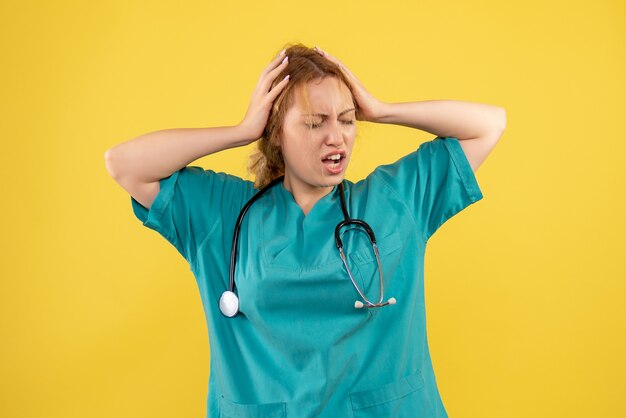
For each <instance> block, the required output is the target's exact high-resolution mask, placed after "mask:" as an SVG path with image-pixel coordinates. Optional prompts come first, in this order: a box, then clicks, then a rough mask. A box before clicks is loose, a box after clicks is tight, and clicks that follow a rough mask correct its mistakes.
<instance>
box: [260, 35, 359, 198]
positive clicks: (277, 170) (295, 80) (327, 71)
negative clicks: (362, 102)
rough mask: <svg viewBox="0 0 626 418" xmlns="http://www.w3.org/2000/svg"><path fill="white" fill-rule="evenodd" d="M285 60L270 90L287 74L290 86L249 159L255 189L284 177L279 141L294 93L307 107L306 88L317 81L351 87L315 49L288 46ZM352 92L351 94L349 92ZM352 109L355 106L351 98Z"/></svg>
mask: <svg viewBox="0 0 626 418" xmlns="http://www.w3.org/2000/svg"><path fill="white" fill-rule="evenodd" d="M285 56H287V57H289V61H288V64H287V66H286V68H285V69H284V70H283V71H282V72H281V73H280V74H279V75H278V76H277V77H276V78H275V79H274V82H273V83H272V86H271V88H270V90H271V89H272V88H274V86H275V85H276V84H278V83H279V82H280V81H281V80H282V79H283V78H284V77H285V76H286V75H287V74H289V82H287V85H286V86H285V88H284V89H283V91H282V92H281V93H280V94H279V95H278V97H277V98H276V100H274V104H273V106H272V109H271V111H270V114H269V118H268V121H267V124H266V125H265V129H264V130H263V135H262V136H261V138H260V139H259V140H258V141H257V146H258V151H256V152H255V153H254V154H253V155H252V156H251V157H250V162H249V165H248V170H249V171H250V172H251V173H252V174H254V176H255V182H254V186H255V187H256V188H262V187H265V186H266V185H268V184H269V183H270V182H271V181H272V180H274V179H275V178H277V177H280V176H282V175H284V174H285V161H284V159H283V154H282V152H281V150H280V141H279V137H280V134H281V132H282V126H283V121H284V119H285V114H286V113H287V110H288V109H289V108H290V107H291V106H292V105H293V104H294V101H295V95H296V92H299V93H300V94H301V97H303V98H304V101H305V103H306V105H307V106H308V107H310V103H309V101H308V95H307V84H308V83H309V82H310V81H313V80H316V79H323V78H325V77H335V78H336V79H337V80H338V81H343V83H344V84H345V85H346V87H348V89H350V83H349V82H348V80H347V78H346V76H345V75H344V74H343V72H342V71H341V69H340V68H339V66H337V65H336V64H335V63H333V62H331V61H329V60H328V59H326V58H324V57H323V56H321V55H320V54H319V53H317V52H316V51H315V50H314V49H312V48H309V47H307V46H304V45H302V44H295V45H287V46H286V48H285ZM351 92H352V91H351ZM352 101H353V103H354V107H355V109H356V111H357V113H358V106H357V103H356V100H354V94H353V95H352Z"/></svg>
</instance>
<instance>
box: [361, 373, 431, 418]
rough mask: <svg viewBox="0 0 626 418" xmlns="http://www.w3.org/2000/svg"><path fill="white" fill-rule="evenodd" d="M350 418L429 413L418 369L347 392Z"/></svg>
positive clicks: (412, 417) (408, 416)
mask: <svg viewBox="0 0 626 418" xmlns="http://www.w3.org/2000/svg"><path fill="white" fill-rule="evenodd" d="M350 402H351V403H352V413H353V417H354V418H374V417H395V418H415V417H427V416H432V405H431V402H430V401H429V400H428V399H427V397H426V396H425V393H424V379H423V377H422V373H421V372H420V371H418V372H416V373H413V374H411V375H409V376H405V377H403V378H402V379H400V380H397V381H395V382H392V383H389V384H387V385H384V386H380V387H377V388H373V389H369V390H364V391H361V392H353V393H351V394H350Z"/></svg>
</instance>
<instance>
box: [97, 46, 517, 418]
mask: <svg viewBox="0 0 626 418" xmlns="http://www.w3.org/2000/svg"><path fill="white" fill-rule="evenodd" d="M505 115H506V114H505V111H504V109H503V108H501V107H497V106H491V105H486V104H478V103H469V102H461V101H452V100H432V101H420V102H413V103H385V102H382V101H380V100H378V99H376V98H374V97H373V96H372V95H371V94H369V93H368V91H367V90H366V89H365V88H364V87H363V85H362V84H361V83H360V82H359V80H358V79H357V78H356V77H355V76H354V75H353V74H352V73H351V72H350V70H348V69H347V68H346V67H345V66H344V65H343V64H342V63H341V62H340V61H339V60H338V59H336V58H334V57H333V56H331V55H329V54H328V53H326V52H324V51H322V50H320V49H318V48H313V49H310V48H308V47H305V46H303V45H301V44H297V45H290V46H288V48H286V49H284V50H283V51H282V52H281V53H280V54H279V55H278V56H276V57H275V58H274V59H273V60H272V62H271V63H270V64H269V65H268V66H267V67H266V68H265V69H264V70H263V72H262V73H261V76H260V78H259V80H258V83H257V86H256V89H255V90H254V93H253V95H252V99H251V101H250V104H249V106H248V109H247V112H246V114H245V116H244V118H243V120H242V121H241V123H239V124H238V125H236V126H228V127H212V128H197V129H168V130H162V131H156V132H151V133H148V134H145V135H142V136H140V137H138V138H136V139H134V140H131V141H128V142H125V143H121V144H119V145H117V146H115V147H113V148H111V149H109V150H108V151H107V152H106V154H105V160H106V166H107V169H108V171H109V173H110V174H111V176H112V177H113V178H114V179H115V180H116V181H117V182H118V183H119V184H120V185H121V186H122V187H123V188H124V189H125V190H126V191H127V192H128V193H129V194H130V195H131V203H132V208H133V211H134V214H135V215H136V216H137V218H138V219H140V220H141V221H142V222H143V225H145V226H146V227H149V228H151V229H153V230H155V231H157V232H158V233H159V234H161V235H162V236H163V237H165V238H166V239H167V240H168V241H169V242H170V243H171V244H172V245H173V246H175V247H176V249H177V250H178V251H179V252H180V254H181V255H182V256H183V257H185V259H186V260H187V261H188V262H189V265H190V268H191V270H192V271H193V273H194V276H195V279H196V281H197V284H198V288H199V290H200V296H201V298H202V302H203V306H204V311H205V314H206V321H207V327H208V332H209V339H210V350H211V370H210V377H209V393H208V397H207V416H208V417H247V418H250V417H420V418H434V417H447V414H446V410H445V408H444V406H443V403H442V400H441V397H440V395H439V392H438V389H437V384H436V380H435V375H434V372H433V367H432V364H431V360H430V353H429V349H428V341H427V335H426V320H425V319H426V318H425V306H424V269H423V265H424V263H423V262H424V251H425V247H426V243H427V241H428V239H429V238H430V236H432V234H433V233H434V232H435V231H436V230H437V229H438V228H439V227H440V226H441V225H442V224H443V223H444V222H445V221H446V220H447V219H449V218H450V217H452V216H454V215H455V214H457V213H458V212H460V211H461V210H462V209H464V208H465V207H467V206H468V205H470V204H472V203H474V202H476V201H478V200H480V199H482V197H483V196H482V193H481V190H480V188H479V186H478V183H477V181H476V178H475V176H474V172H475V171H476V169H477V168H478V167H479V166H480V165H481V164H482V162H483V161H484V160H485V158H486V157H487V155H488V154H489V153H490V152H491V151H492V149H493V148H494V146H495V144H496V143H497V141H498V140H499V138H500V136H501V135H502V132H503V131H504V128H505V124H506V116H505ZM357 120H358V121H368V122H374V123H387V124H397V125H403V126H407V127H411V128H416V129H421V130H424V131H427V132H430V133H432V134H433V135H436V138H434V139H433V140H431V141H427V142H425V143H422V144H421V145H420V146H419V148H418V149H417V150H415V151H414V152H412V153H410V154H408V155H406V156H404V157H402V158H400V159H399V160H398V161H396V162H395V163H393V164H388V165H381V166H379V167H377V168H376V169H375V170H374V171H373V172H372V173H371V174H370V175H368V176H367V177H366V178H365V179H363V180H361V181H358V182H356V183H353V182H351V181H348V180H346V179H344V176H345V172H346V168H347V166H348V163H349V161H350V158H351V155H352V147H353V145H354V141H355V136H356V133H357V125H356V121H357ZM256 140H258V147H259V151H258V153H257V154H256V155H254V156H253V158H252V163H251V169H252V172H253V173H254V174H255V177H256V181H255V182H254V183H253V182H251V181H247V180H244V179H241V178H239V177H236V176H233V175H230V174H226V173H216V172H214V171H212V170H205V169H203V168H201V167H198V166H189V165H188V164H190V163H191V162H193V161H195V160H197V159H198V158H201V157H203V156H206V155H209V154H213V153H216V152H219V151H222V150H225V149H228V148H233V147H239V146H244V145H247V144H250V143H251V142H254V141H256ZM392 140H393V139H392V138H382V139H381V140H380V141H381V142H382V143H383V146H384V141H392ZM253 197H254V199H253Z"/></svg>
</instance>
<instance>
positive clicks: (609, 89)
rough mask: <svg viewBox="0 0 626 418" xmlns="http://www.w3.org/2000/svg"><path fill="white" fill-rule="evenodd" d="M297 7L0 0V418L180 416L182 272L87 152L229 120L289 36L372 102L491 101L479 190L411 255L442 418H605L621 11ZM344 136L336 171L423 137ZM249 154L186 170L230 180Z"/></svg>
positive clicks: (474, 5) (185, 361) (193, 373)
mask: <svg viewBox="0 0 626 418" xmlns="http://www.w3.org/2000/svg"><path fill="white" fill-rule="evenodd" d="M223 3H227V5H224V4H223ZM298 4H300V2H284V3H283V4H281V3H280V2H257V1H250V2H248V3H242V2H221V1H220V2H217V1H214V2H201V1H188V2H183V3H181V2H178V1H156V2H154V1H130V2H129V1H121V0H117V1H106V2H87V1H82V2H79V1H68V0H59V1H55V2H44V1H39V2H3V3H2V5H1V6H0V16H1V17H0V23H1V24H0V32H1V38H0V42H1V46H2V49H1V51H2V52H1V55H2V65H1V66H0V71H1V72H2V73H1V77H0V80H1V81H0V82H1V83H2V89H1V93H0V96H1V99H0V101H1V106H2V108H1V109H0V110H1V115H2V116H1V119H0V120H1V122H0V123H1V131H0V132H1V135H2V149H1V151H0V167H1V169H2V176H1V177H0V182H1V183H0V187H1V189H0V190H1V191H2V195H3V198H2V208H1V209H0V210H1V216H0V228H1V229H0V231H1V232H0V237H1V240H2V241H1V245H2V252H1V254H2V263H1V266H0V276H1V281H0V416H2V417H7V418H13V417H20V418H22V417H23V418H26V417H29V418H30V417H48V418H57V417H58V418H61V417H63V418H73V417H92V418H99V417H117V418H125V417H128V418H136V417H202V416H204V413H205V397H206V390H207V376H208V371H209V370H208V367H209V348H208V343H207V342H208V338H207V330H206V326H205V324H204V318H203V311H202V306H201V302H200V298H199V294H198V292H197V289H196V284H195V282H194V279H193V276H192V273H191V271H190V270H189V266H188V265H187V263H186V262H185V260H184V259H182V257H180V255H179V254H178V252H177V251H176V250H175V249H174V247H172V246H171V245H170V244H169V243H168V242H167V241H165V239H163V238H161V237H160V236H159V235H158V234H157V233H155V232H153V231H151V230H149V229H147V228H145V227H143V226H142V225H141V223H140V222H139V221H138V220H137V219H136V218H135V217H134V215H133V214H132V210H131V206H130V198H129V197H128V195H127V194H126V193H125V192H124V191H123V189H121V188H120V187H119V186H118V185H117V184H116V183H115V182H114V181H113V180H112V179H111V178H110V177H109V176H108V174H107V172H106V169H105V165H104V160H103V154H104V151H105V150H106V149H108V148H109V147H111V146H113V145H115V144H117V143H119V142H122V141H126V140H129V139H132V138H134V137H136V136H138V135H140V134H143V133H146V132H149V131H154V130H160V129H165V128H178V127H206V126H217V125H227V124H235V123H237V122H239V121H240V119H241V118H242V117H243V115H244V113H245V110H246V108H247V104H248V99H249V97H250V94H251V92H252V90H253V88H254V86H255V84H256V80H257V78H258V75H259V73H260V71H261V70H262V69H263V68H264V67H265V65H266V64H267V62H268V61H269V60H270V59H271V58H272V57H273V56H274V54H275V53H277V52H278V51H280V49H281V48H282V46H283V44H285V43H286V42H291V41H301V42H304V43H306V44H309V45H315V44H317V45H320V46H321V47H322V48H325V49H326V50H327V51H328V52H330V53H331V54H333V55H335V56H337V57H339V58H340V59H341V60H343V61H344V63H346V65H348V66H349V68H351V69H352V70H353V72H354V73H355V74H356V75H357V76H358V77H359V78H360V79H361V80H362V81H363V83H364V85H365V86H366V87H367V88H368V89H369V90H370V91H371V92H372V93H373V94H374V95H376V96H377V97H379V98H380V99H382V100H385V101H415V100H430V99H458V100H466V101H473V102H484V103H491V104H495V105H499V106H503V107H504V108H506V110H507V115H508V125H507V130H506V132H505V134H504V136H503V138H502V139H501V141H500V143H499V144H498V145H497V147H496V148H495V150H494V151H493V153H492V154H491V155H490V156H489V158H488V159H487V161H486V162H485V163H484V164H483V165H482V166H481V167H480V168H479V170H478V171H477V178H478V181H479V184H480V186H481V188H482V190H483V193H484V196H485V198H484V199H483V200H482V201H481V202H479V203H477V204H475V205H473V206H471V207H470V208H468V209H466V210H465V211H463V212H462V213H461V214H459V215H457V216H456V217H455V218H453V219H451V220H450V221H449V222H448V223H446V224H445V225H444V226H443V227H442V228H441V229H440V230H439V231H438V232H437V233H436V234H435V236H434V237H433V238H432V239H431V240H430V243H429V246H428V250H427V253H426V298H427V299H426V304H427V319H428V332H429V333H428V336H429V342H430V347H431V351H432V357H433V362H434V366H435V372H436V376H437V381H438V384H439V389H440V391H441V395H442V398H443V401H444V404H445V406H446V408H447V410H448V413H449V414H450V416H451V417H455V418H461V417H465V418H474V417H475V418H487V417H520V418H521V417H524V418H526V417H534V418H540V417H568V418H578V417H581V418H582V417H585V418H587V417H618V416H623V414H624V411H625V410H626V401H625V400H624V399H626V397H625V396H624V393H625V391H626V384H625V382H626V380H625V379H624V376H625V374H626V367H625V362H624V352H625V351H626V344H625V342H626V338H625V332H624V331H625V325H626V324H625V322H626V306H625V304H624V299H625V291H624V290H625V282H626V280H624V279H625V278H626V267H625V266H626V262H625V261H624V260H625V255H626V245H625V235H626V222H625V216H624V214H625V213H626V198H625V191H626V140H625V138H624V133H623V129H622V127H623V124H622V123H620V122H623V120H624V112H625V110H626V107H625V99H624V97H626V86H625V84H626V81H625V80H626V77H625V76H624V75H625V74H626V68H625V67H626V57H625V55H626V53H625V51H626V48H625V47H624V45H625V44H624V41H625V40H626V5H625V3H624V2H622V1H617V0H612V1H611V0H598V1H594V2H582V1H565V0H560V1H552V2H546V1H543V0H530V1H525V2H515V3H512V4H511V3H509V2H504V1H501V0H499V1H495V0H481V1H459V0H451V1H419V2H417V1H409V0H405V1H399V0H388V1H384V2H371V3H369V4H371V5H367V4H368V3H364V2H363V1H357V0H346V1H336V0H332V1H328V0H319V1H315V2H309V3H308V4H306V5H302V6H298ZM359 135H360V136H359V143H358V145H357V148H356V150H355V155H354V157H353V162H352V165H351V167H350V170H349V173H348V174H349V178H351V179H353V180H356V179H359V178H361V177H363V176H364V175H365V174H366V173H368V172H369V171H371V170H372V169H373V168H374V167H375V166H376V165H378V164H381V163H386V162H392V161H394V160H396V159H397V158H399V157H400V156H402V155H404V154H406V153H408V152H410V151H412V150H414V149H415V148H416V147H417V146H418V145H419V144H420V143H421V142H422V141H425V140H430V139H432V138H433V135H431V134H428V133H425V132H420V131H416V130H411V129H408V128H404V127H392V126H376V125H371V124H362V125H361V126H360V134H359ZM250 151H251V148H244V149H235V150H229V151H226V152H224V153H222V154H220V155H219V157H215V156H212V157H207V158H203V159H200V160H198V161H196V162H195V164H196V165H201V166H204V167H206V168H209V167H210V168H212V169H215V170H223V171H228V172H230V173H232V174H237V175H242V176H244V175H246V173H245V163H246V157H247V156H248V155H249V153H250Z"/></svg>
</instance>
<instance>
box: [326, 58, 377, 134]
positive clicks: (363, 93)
mask: <svg viewBox="0 0 626 418" xmlns="http://www.w3.org/2000/svg"><path fill="white" fill-rule="evenodd" d="M314 49H315V51H317V53H318V54H320V55H321V56H323V57H324V58H326V59H327V60H329V61H331V62H333V63H335V64H337V65H338V66H339V68H341V71H342V72H343V73H344V75H345V76H346V78H347V79H348V81H349V82H350V86H349V87H350V89H351V90H352V94H353V95H354V99H355V100H356V101H357V104H358V107H359V109H358V110H357V112H356V118H357V120H363V121H367V122H378V121H379V120H380V119H381V118H382V117H383V116H384V109H385V106H386V103H383V102H381V101H380V100H378V99H376V98H375V97H374V96H372V95H371V94H370V93H369V92H368V91H367V90H365V87H363V84H361V82H360V81H359V79H358V78H356V76H355V75H354V74H352V72H351V71H350V70H349V69H348V68H347V67H346V66H345V65H343V63H342V62H341V61H339V60H338V59H337V58H335V57H333V56H331V55H330V54H328V53H327V52H325V51H322V50H321V49H320V48H318V47H315V48H314Z"/></svg>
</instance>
